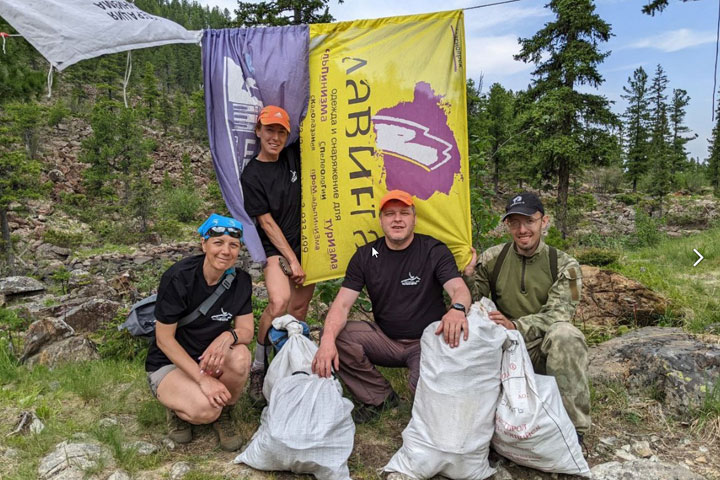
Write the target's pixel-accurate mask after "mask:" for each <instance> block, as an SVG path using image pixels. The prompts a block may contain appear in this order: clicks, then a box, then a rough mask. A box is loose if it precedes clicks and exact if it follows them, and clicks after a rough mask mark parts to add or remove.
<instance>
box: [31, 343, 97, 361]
mask: <svg viewBox="0 0 720 480" xmlns="http://www.w3.org/2000/svg"><path fill="white" fill-rule="evenodd" d="M99 358H100V354H98V351H97V348H96V347H95V344H94V343H93V342H91V341H90V340H88V339H87V338H85V337H78V336H73V337H69V338H66V339H64V340H60V341H59V342H55V343H53V344H51V345H49V346H48V347H46V348H44V349H42V350H40V352H38V353H37V354H35V355H33V356H32V357H30V358H28V359H27V361H26V364H27V365H28V366H30V367H32V366H35V365H46V366H47V367H49V368H53V367H55V366H57V365H59V364H61V363H67V362H86V361H89V360H98V359H99Z"/></svg>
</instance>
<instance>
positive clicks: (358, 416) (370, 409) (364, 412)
mask: <svg viewBox="0 0 720 480" xmlns="http://www.w3.org/2000/svg"><path fill="white" fill-rule="evenodd" d="M398 405H400V398H399V397H398V396H397V393H395V391H394V390H393V391H392V392H390V395H388V397H387V398H386V399H385V401H384V402H383V403H381V404H380V405H369V404H367V403H363V404H362V405H360V406H358V407H357V408H355V409H354V410H353V412H352V417H353V420H354V421H355V423H357V424H361V423H368V422H372V421H373V420H377V419H378V418H379V417H380V414H381V413H382V412H383V411H384V410H390V409H392V408H395V407H397V406H398Z"/></svg>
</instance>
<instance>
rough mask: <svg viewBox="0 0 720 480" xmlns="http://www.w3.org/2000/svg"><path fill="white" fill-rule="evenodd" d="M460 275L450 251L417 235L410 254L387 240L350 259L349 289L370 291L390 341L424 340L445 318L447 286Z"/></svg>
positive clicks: (364, 248)
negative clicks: (429, 329) (428, 330)
mask: <svg viewBox="0 0 720 480" xmlns="http://www.w3.org/2000/svg"><path fill="white" fill-rule="evenodd" d="M459 276H460V272H458V268H457V264H456V263H455V259H454V258H453V256H452V253H450V249H448V247H447V246H446V245H445V244H444V243H442V242H441V241H439V240H436V239H434V238H433V237H430V236H427V235H421V234H418V233H416V234H415V237H414V238H413V241H412V243H411V244H410V245H409V246H408V247H407V248H406V249H404V250H391V249H390V248H388V246H387V244H386V243H385V237H380V238H378V239H377V240H375V241H374V242H371V243H368V244H367V245H363V246H362V247H360V248H358V249H357V251H356V252H355V254H354V255H353V256H352V258H351V259H350V263H349V264H348V268H347V271H346V272H345V280H344V281H343V285H342V286H343V287H346V288H349V289H351V290H355V291H356V292H359V291H361V290H362V288H363V287H367V292H368V296H369V297H370V301H371V302H372V309H373V316H374V317H375V322H377V324H378V326H379V327H380V328H381V329H382V331H383V332H384V333H385V335H387V336H388V337H390V338H394V339H401V338H402V339H410V338H420V337H421V336H422V332H423V330H424V329H425V327H427V326H428V325H430V324H431V323H432V322H434V321H436V320H440V319H441V318H442V316H443V315H445V312H446V309H445V302H444V301H443V285H444V284H445V282H447V281H448V280H452V279H453V278H457V277H459Z"/></svg>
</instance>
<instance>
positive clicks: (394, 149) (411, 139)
mask: <svg viewBox="0 0 720 480" xmlns="http://www.w3.org/2000/svg"><path fill="white" fill-rule="evenodd" d="M442 98H443V97H442V95H436V94H435V92H434V91H433V89H432V87H431V86H430V85H429V84H428V83H425V82H419V83H417V84H416V85H415V92H414V98H413V101H412V102H402V103H399V104H398V105H395V106H394V107H390V108H384V109H382V110H379V111H378V112H377V114H376V115H374V116H373V118H372V121H373V128H374V130H375V138H376V139H375V145H376V147H377V149H378V151H379V153H380V154H381V155H382V157H383V163H384V164H385V173H386V185H387V189H388V190H395V189H399V190H405V191H406V192H408V193H410V194H412V195H415V196H416V197H418V198H419V199H421V200H427V199H428V198H430V197H431V196H433V194H434V193H435V192H442V193H445V194H446V195H447V194H448V193H450V189H451V188H452V186H453V183H454V181H455V174H456V173H459V172H460V150H459V149H458V146H457V142H456V141H455V136H454V135H453V132H452V130H450V127H449V126H448V122H447V113H446V109H447V108H448V105H447V104H444V103H443V101H442Z"/></svg>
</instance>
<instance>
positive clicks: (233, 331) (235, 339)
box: [228, 328, 240, 347]
mask: <svg viewBox="0 0 720 480" xmlns="http://www.w3.org/2000/svg"><path fill="white" fill-rule="evenodd" d="M228 332H230V334H231V335H232V336H233V342H232V344H231V345H230V346H231V347H233V346H235V345H237V344H238V343H240V340H239V339H238V336H237V333H235V330H234V329H232V328H231V329H230V330H228Z"/></svg>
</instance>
